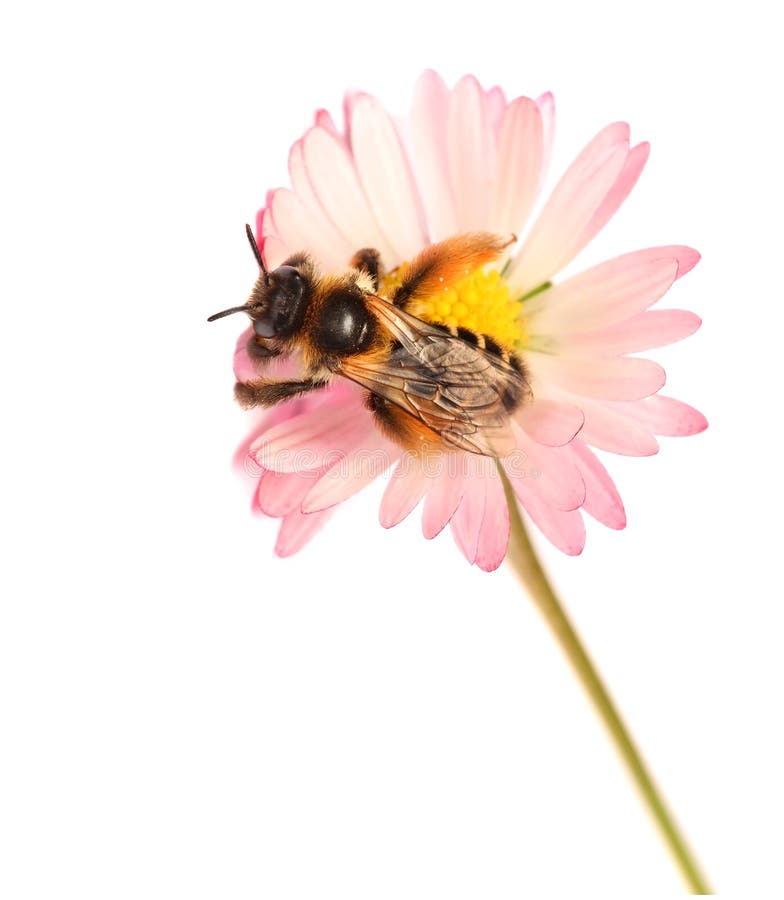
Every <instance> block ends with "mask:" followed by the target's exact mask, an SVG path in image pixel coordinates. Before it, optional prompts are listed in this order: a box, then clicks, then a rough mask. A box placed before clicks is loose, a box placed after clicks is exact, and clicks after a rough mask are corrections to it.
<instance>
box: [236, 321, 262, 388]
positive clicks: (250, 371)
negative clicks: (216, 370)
mask: <svg viewBox="0 0 784 900" xmlns="http://www.w3.org/2000/svg"><path fill="white" fill-rule="evenodd" d="M252 335H253V329H252V328H246V329H245V331H243V332H242V334H241V335H240V336H239V337H238V338H237V346H236V347H235V349H234V377H235V378H236V379H237V381H253V380H254V378H258V377H259V361H258V360H255V359H252V358H251V357H250V356H249V355H248V341H249V340H250V339H251V336H252Z"/></svg>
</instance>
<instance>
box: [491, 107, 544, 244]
mask: <svg viewBox="0 0 784 900" xmlns="http://www.w3.org/2000/svg"><path fill="white" fill-rule="evenodd" d="M542 153H543V135H542V116H541V113H540V112H539V107H538V106H537V105H536V104H535V103H534V102H533V100H529V99H528V98H527V97H518V99H517V100H514V101H513V102H512V103H510V104H509V106H508V107H507V108H506V112H505V114H504V117H503V121H502V124H501V132H500V136H499V141H498V168H497V172H496V178H495V188H494V198H493V207H492V209H493V212H492V218H491V220H490V221H491V223H492V227H493V230H494V231H497V232H499V233H501V234H506V233H507V232H511V233H513V234H518V235H519V234H520V232H521V231H522V229H523V226H524V225H525V223H526V221H527V220H528V216H529V214H530V212H531V208H532V206H533V204H534V201H535V200H536V195H537V192H538V190H539V183H540V180H541V171H542Z"/></svg>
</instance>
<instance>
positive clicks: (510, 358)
mask: <svg viewBox="0 0 784 900" xmlns="http://www.w3.org/2000/svg"><path fill="white" fill-rule="evenodd" d="M449 333H450V334H451V335H452V337H459V338H460V340H461V341H465V342H466V343H467V344H471V346H472V347H479V349H480V350H484V351H485V352H486V353H492V354H493V356H498V357H499V358H500V359H502V360H503V361H504V362H506V363H509V364H510V365H511V366H512V367H513V368H514V369H516V370H517V371H518V372H522V363H521V362H520V360H519V359H518V357H517V356H516V355H515V354H514V353H510V352H509V351H508V350H507V349H506V347H502V346H501V345H500V344H499V343H498V341H496V340H495V338H491V337H490V335H489V334H482V333H481V332H480V331H472V330H471V329H470V328H463V327H458V328H450V329H449Z"/></svg>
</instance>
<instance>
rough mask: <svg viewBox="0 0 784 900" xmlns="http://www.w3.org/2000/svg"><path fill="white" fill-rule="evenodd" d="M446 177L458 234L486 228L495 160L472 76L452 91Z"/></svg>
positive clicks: (481, 99) (481, 93)
mask: <svg viewBox="0 0 784 900" xmlns="http://www.w3.org/2000/svg"><path fill="white" fill-rule="evenodd" d="M447 141H448V146H449V174H450V178H451V180H452V198H453V200H454V204H455V211H456V214H457V230H458V231H480V230H482V229H485V228H487V227H488V223H489V214H490V190H489V189H490V186H491V185H492V183H493V170H494V166H495V160H494V158H493V152H492V140H491V131H490V129H489V127H488V120H487V106H486V100H485V94H484V91H483V90H482V88H481V87H480V86H479V82H478V81H477V80H476V78H474V77H473V75H466V76H465V77H464V78H461V79H460V81H458V83H457V84H456V85H455V89H454V91H452V99H451V103H450V106H449V119H448V124H447Z"/></svg>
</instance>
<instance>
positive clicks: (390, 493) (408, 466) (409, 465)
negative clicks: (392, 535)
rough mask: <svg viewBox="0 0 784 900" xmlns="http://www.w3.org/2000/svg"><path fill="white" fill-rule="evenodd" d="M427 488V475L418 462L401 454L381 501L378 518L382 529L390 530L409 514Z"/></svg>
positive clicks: (413, 457)
mask: <svg viewBox="0 0 784 900" xmlns="http://www.w3.org/2000/svg"><path fill="white" fill-rule="evenodd" d="M427 487H428V478H427V475H426V474H425V473H424V471H423V470H422V466H421V465H420V463H419V460H418V459H417V458H416V457H415V456H414V455H412V454H410V453H405V454H403V456H402V458H401V460H400V462H399V463H398V464H397V467H396V468H395V471H394V472H393V474H392V477H391V478H390V480H389V484H388V485H387V487H386V490H385V491H384V496H383V497H382V499H381V508H380V510H379V518H380V520H381V524H382V525H383V526H384V528H392V527H394V526H395V525H397V524H399V523H400V522H402V521H403V519H405V518H406V516H407V515H409V513H411V512H412V511H413V510H414V508H415V507H416V505H417V504H418V503H419V501H420V500H421V499H422V497H423V496H424V495H425V492H426V490H427Z"/></svg>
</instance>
